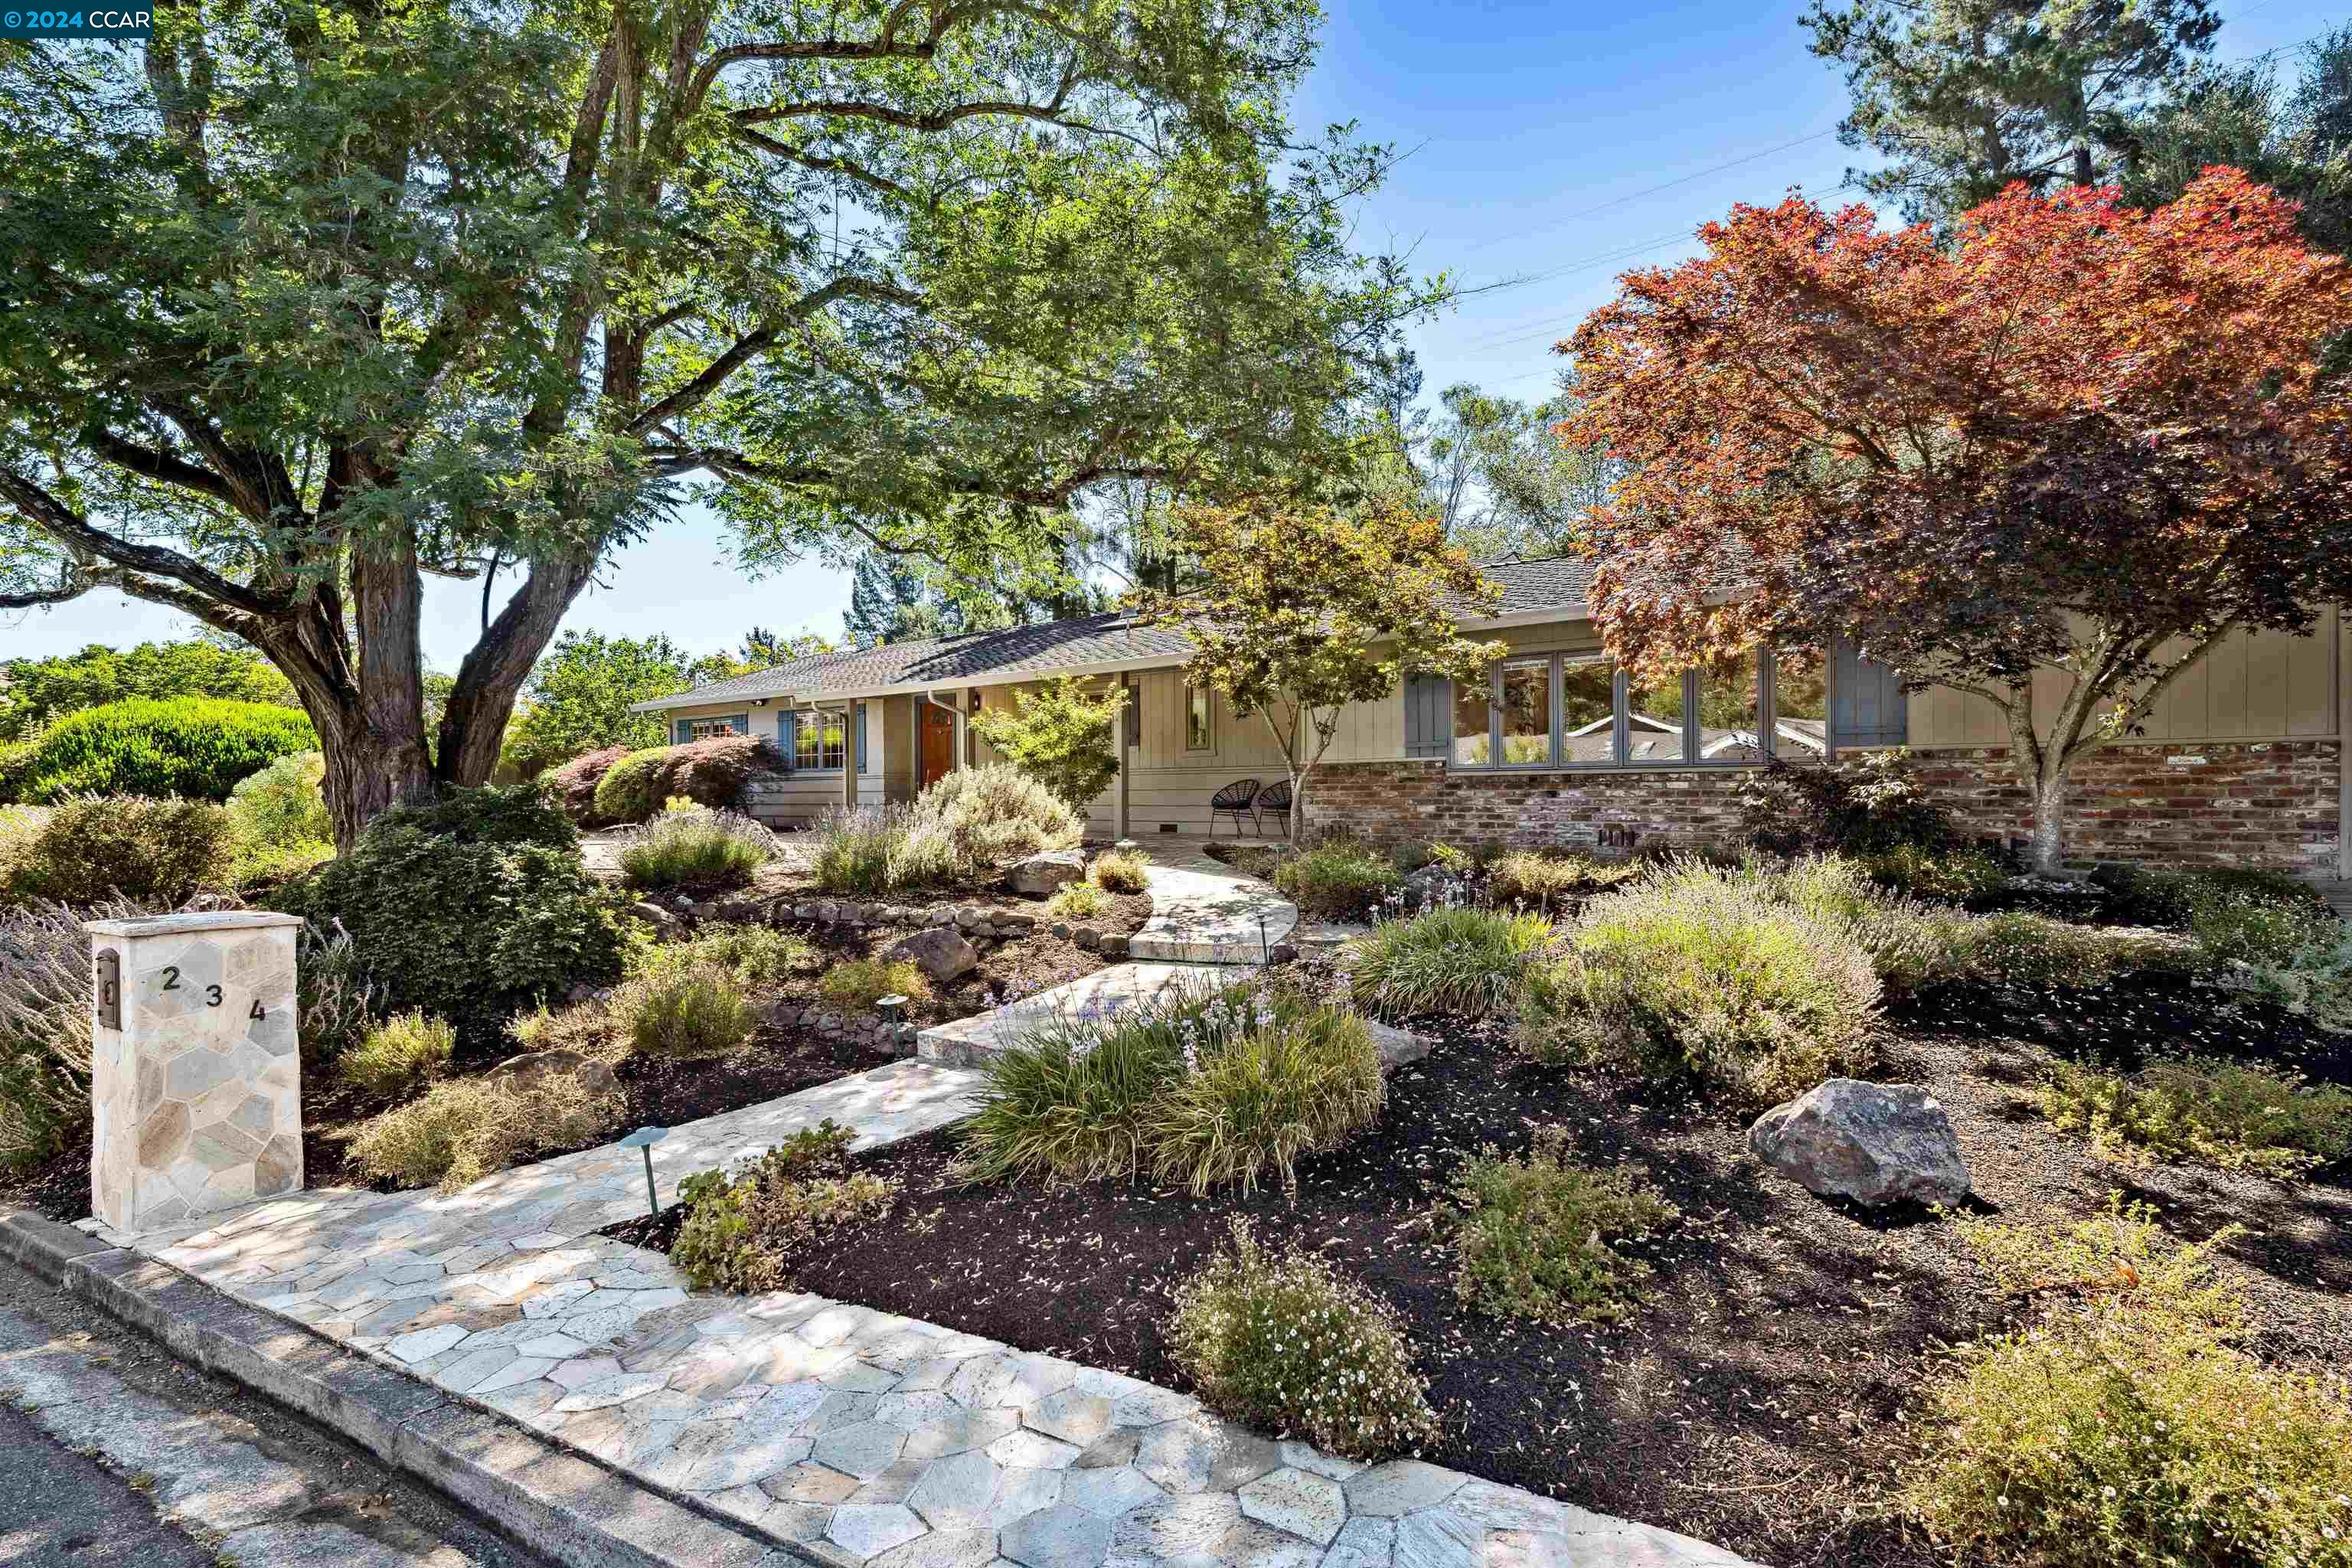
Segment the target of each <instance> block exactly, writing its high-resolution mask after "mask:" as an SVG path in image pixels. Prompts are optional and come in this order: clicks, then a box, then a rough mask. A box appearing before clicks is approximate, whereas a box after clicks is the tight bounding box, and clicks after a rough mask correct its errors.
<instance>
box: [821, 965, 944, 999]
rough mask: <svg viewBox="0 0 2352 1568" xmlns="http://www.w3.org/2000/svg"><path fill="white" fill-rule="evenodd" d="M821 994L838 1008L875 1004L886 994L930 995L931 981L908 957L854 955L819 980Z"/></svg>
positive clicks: (914, 996)
mask: <svg viewBox="0 0 2352 1568" xmlns="http://www.w3.org/2000/svg"><path fill="white" fill-rule="evenodd" d="M816 989H817V994H819V995H821V996H823V997H824V999H825V1000H826V1001H828V1002H830V1003H832V1004H833V1005H835V1006H836V1007H871V1006H873V1005H874V1004H876V1003H877V1002H879V1001H880V1000H882V998H883V997H885V996H905V997H908V998H922V997H927V996H929V994H931V984H930V982H929V981H928V980H926V979H924V978H923V972H922V971H921V970H920V969H919V968H917V967H916V965H915V964H914V963H912V962H911V961H910V960H908V959H904V958H901V959H896V960H885V959H879V958H854V959H851V960H849V961H848V962H847V963H836V964H835V965H834V966H833V967H832V968H831V969H828V970H826V971H825V972H824V975H823V976H822V977H820V978H819V979H818V981H817V983H816Z"/></svg>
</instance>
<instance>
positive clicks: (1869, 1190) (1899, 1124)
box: [1748, 1078, 1969, 1208]
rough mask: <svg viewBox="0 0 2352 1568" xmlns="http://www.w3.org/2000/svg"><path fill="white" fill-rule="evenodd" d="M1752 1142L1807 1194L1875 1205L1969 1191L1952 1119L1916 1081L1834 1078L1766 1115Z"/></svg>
mask: <svg viewBox="0 0 2352 1568" xmlns="http://www.w3.org/2000/svg"><path fill="white" fill-rule="evenodd" d="M1748 1151H1749V1152H1751V1153H1753V1154H1754V1155H1755V1156H1756V1157H1757V1158H1758V1159H1759V1160H1761V1161H1763V1162H1764V1163H1766V1164H1768V1165H1769V1166H1771V1167H1772V1168H1773V1169H1774V1170H1776V1171H1778V1172H1780V1173H1781V1174H1782V1175H1784V1176H1787V1177H1788V1178H1789V1179H1790V1180H1791V1181H1793V1182H1796V1183H1798V1184H1801V1186H1803V1187H1804V1188H1805V1190H1806V1191H1807V1192H1812V1193H1820V1194H1823V1195H1824V1196H1836V1197H1843V1198H1852V1199H1853V1201H1854V1202H1856V1203H1858V1204H1864V1205H1868V1206H1870V1207H1873V1208H1875V1207H1877V1206H1879V1205H1882V1204H1894V1203H1905V1202H1916V1203H1929V1204H1956V1203H1958V1202H1959V1201H1960V1200H1961V1199H1962V1198H1964V1197H1967V1196H1968V1195H1969V1168H1968V1165H1967V1164H1966V1163H1964V1162H1963V1161H1962V1160H1961V1159H1960V1141H1959V1139H1958V1137H1957V1136H1956V1135H1955V1134H1954V1133H1953V1131H1952V1119H1951V1118H1950V1117H1948V1116H1947V1115H1945V1114H1944V1108H1943V1107H1942V1106H1940V1105H1938V1104H1937V1103H1936V1098H1935V1096H1933V1095H1931V1094H1929V1093H1928V1092H1927V1090H1926V1089H1923V1088H1921V1087H1920V1086H1919V1085H1917V1084H1916V1083H1861V1082H1857V1081H1856V1080H1854V1079H1850V1078H1833V1079H1830V1080H1829V1081H1828V1082H1827V1083H1825V1084H1823V1085H1822V1086H1821V1087H1820V1088H1819V1089H1811V1090H1809V1091H1808V1092H1806V1093H1804V1094H1801V1095H1799V1096H1798V1097H1797V1098H1796V1099H1794V1100H1790V1101H1789V1102H1788V1103H1787V1104H1785V1105H1776V1106H1774V1107H1773V1108H1772V1109H1771V1110H1768V1111H1766V1112H1765V1113H1764V1114H1763V1115H1761V1116H1759V1117H1758V1118H1757V1119H1756V1125H1755V1126H1753V1127H1750V1128H1749V1129H1748Z"/></svg>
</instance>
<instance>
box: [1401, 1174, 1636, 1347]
mask: <svg viewBox="0 0 2352 1568" xmlns="http://www.w3.org/2000/svg"><path fill="white" fill-rule="evenodd" d="M1433 1212H1434V1217H1435V1221H1436V1226H1437V1230H1438V1233H1439V1234H1440V1235H1442V1236H1445V1237H1450V1238H1451V1240H1452V1242H1453V1244H1454V1294H1455V1295H1456V1296H1458V1297H1460V1298H1461V1299H1462V1300H1463V1302H1464V1303H1465V1304H1466V1305H1468V1306H1471V1307H1475V1309H1477V1310H1479V1311H1482V1312H1489V1313H1493V1314H1495V1315H1496V1316H1507V1317H1521V1318H1536V1319H1539V1320H1542V1321H1546V1322H1552V1323H1590V1324H1607V1323H1620V1322H1623V1321H1625V1320H1626V1319H1627V1318H1629V1317H1631V1316H1632V1315H1633V1311H1634V1310H1635V1309H1636V1308H1637V1307H1638V1305H1639V1304H1640V1301H1641V1293H1642V1284H1643V1281H1644V1280H1646V1279H1648V1278H1649V1276H1650V1273H1651V1268H1650V1265H1649V1264H1647V1263H1646V1262H1643V1260H1641V1259H1640V1258H1632V1257H1628V1256H1627V1255H1626V1254H1625V1253H1623V1252H1622V1251H1620V1250H1619V1247H1620V1246H1621V1245H1624V1244H1630V1243H1638V1242H1641V1241H1644V1240H1646V1239H1648V1237H1649V1234H1650V1233H1651V1232H1653V1231H1655V1230H1659V1229H1662V1228H1664V1226H1667V1225H1670V1224H1672V1223H1673V1222H1674V1221H1675V1219H1676V1218H1677V1217H1678V1216H1679V1213H1680V1211H1678V1210H1677V1209H1676V1208H1675V1205H1672V1204H1670V1203H1668V1202H1667V1201H1666V1200H1665V1199H1664V1198H1662V1197H1660V1196H1658V1195H1657V1194H1655V1193H1654V1192H1652V1191H1650V1190H1649V1189H1648V1188H1646V1187H1644V1186H1643V1185H1642V1184H1640V1183H1639V1182H1637V1181H1636V1180H1635V1179H1634V1178H1633V1176H1631V1175H1630V1174H1628V1173H1624V1172H1622V1171H1595V1170H1591V1169H1588V1168H1586V1167H1584V1166H1582V1165H1579V1164H1576V1163H1573V1161H1572V1160H1571V1159H1570V1149H1569V1141H1568V1130H1567V1129H1566V1128H1562V1127H1539V1128H1538V1129H1536V1133H1535V1139H1534V1142H1533V1146H1532V1147H1530V1148H1529V1150H1528V1152H1527V1153H1526V1154H1525V1155H1523V1156H1520V1157H1517V1158H1513V1159H1506V1158H1505V1157H1504V1156H1503V1155H1502V1153H1501V1152H1499V1151H1498V1150H1496V1147H1495V1146H1494V1145H1493V1144H1491V1143H1489V1144H1487V1145H1486V1146H1485V1147H1484V1148H1483V1149H1481V1150H1480V1151H1479V1153H1478V1157H1477V1158H1475V1159H1474V1160H1469V1161H1466V1162H1465V1163H1464V1164H1463V1166H1462V1168H1461V1169H1460V1170H1459V1171H1457V1172H1456V1173H1454V1182H1453V1184H1452V1186H1451V1188H1450V1189H1449V1190H1448V1192H1447V1195H1446V1198H1445V1200H1444V1201H1443V1202H1441V1203H1439V1204H1438V1205H1437V1206H1436V1208H1435V1210H1434V1211H1433Z"/></svg>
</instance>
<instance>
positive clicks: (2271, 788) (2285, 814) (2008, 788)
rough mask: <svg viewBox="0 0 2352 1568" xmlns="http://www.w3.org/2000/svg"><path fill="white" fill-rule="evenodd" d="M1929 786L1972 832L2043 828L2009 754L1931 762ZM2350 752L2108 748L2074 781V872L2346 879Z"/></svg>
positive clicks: (2327, 747)
mask: <svg viewBox="0 0 2352 1568" xmlns="http://www.w3.org/2000/svg"><path fill="white" fill-rule="evenodd" d="M1912 766H1913V769H1914V770H1915V773H1916V776H1917V777H1919V778H1920V779H1921V780H1922V782H1924V783H1925V784H1927V787H1928V788H1929V789H1930V790H1931V791H1932V792H1933V793H1934V794H1935V795H1936V796H1937V798H1938V799H1940V800H1941V801H1943V803H1944V804H1945V805H1947V806H1948V807H1949V808H1950V809H1951V810H1952V812H1953V813H1954V814H1955V815H1956V816H1958V817H1959V819H1960V820H1961V822H1963V823H1964V824H1966V825H1967V826H1969V828H1970V829H1971V830H1972V831H1974V832H1977V833H1980V834H1989V835H1991V836H1993V837H2000V838H2002V839H2008V838H2012V837H2024V835H2025V834H2026V833H2027V832H2028V831H2030V830H2031V828H2032V812H2031V811H2030V810H2029V809H2028V807H2027V795H2026V792H2025V786H2024V784H2021V783H2020V782H2019V781H2018V778H2017V775H2016V773H2014V772H2013V771H2011V768H2010V765H2009V751H2008V748H2007V747H2003V746H1995V747H1987V748H1985V749H1983V750H1979V751H1948V752H1945V751H1938V752H1920V753H1918V754H1917V756H1916V758H1915V759H1914V761H1913V763H1912ZM2340 768H2341V763H2340V761H2339V746H2338V742H2334V741H2274V742H2252V743H2237V744H2229V743H2215V744H2210V745H2179V744H2167V745H2125V746H2108V747H2105V748H2104V749H2102V750H2100V751H2096V752H2092V753H2091V754H2090V755H2089V756H2086V757H2084V758H2083V759H2082V760H2081V761H2080V762H2078V763H2075V764H2074V768H2073V769H2072V770H2071V784H2072V786H2073V787H2072V792H2071V796H2070V803H2069V804H2070V809H2069V811H2068V812H2067V822H2066V843H2067V848H2068V851H2069V857H2068V863H2069V864H2070V865H2079V866H2085V867H2087V866H2090V865H2094V864H2096V863H2097V862H2099V861H2102V860H2147V861H2162V862H2165V863H2167V864H2170V865H2176V866H2268V867H2273V868H2277V869H2279V870H2284V871H2296V872H2302V873H2305V874H2311V875H2317V876H2322V877H2331V878H2332V877H2334V876H2336V874H2337V865H2338V862H2337V858H2336V857H2337V853H2338V845H2339V843H2340V841H2341V833H2342V827H2341V824H2340V822H2339V820H2338V816H2339V814H2338V810H2337V802H2338V798H2339V797H2338V790H2339V788H2340V783H2341V779H2342V773H2341V772H2340Z"/></svg>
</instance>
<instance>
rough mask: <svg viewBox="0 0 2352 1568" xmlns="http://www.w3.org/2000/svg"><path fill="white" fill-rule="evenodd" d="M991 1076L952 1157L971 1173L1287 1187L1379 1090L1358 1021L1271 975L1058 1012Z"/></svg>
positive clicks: (1375, 1108)
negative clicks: (1119, 1010)
mask: <svg viewBox="0 0 2352 1568" xmlns="http://www.w3.org/2000/svg"><path fill="white" fill-rule="evenodd" d="M986 1071H987V1073H988V1081H987V1083H986V1084H985V1085H984V1086H982V1089H981V1091H980V1094H979V1096H978V1100H979V1109H978V1110H977V1112H976V1113H975V1114H974V1115H973V1116H972V1118H971V1121H968V1122H966V1123H965V1125H964V1144H963V1151H962V1153H961V1158H960V1160H959V1162H958V1163H959V1168H960V1169H961V1172H962V1173H963V1174H964V1175H965V1176H966V1177H967V1178H968V1179H970V1180H973V1181H1005V1180H1017V1179H1029V1180H1041V1181H1045V1182H1051V1183H1064V1182H1086V1181H1095V1180H1099V1179H1102V1178H1106V1177H1116V1178H1125V1179H1132V1178H1134V1177H1136V1176H1137V1175H1139V1174H1143V1173H1150V1174H1151V1175H1152V1177H1153V1179H1154V1180H1158V1181H1163V1182H1169V1183H1181V1184H1183V1185H1185V1186H1187V1187H1188V1188H1190V1189H1191V1190H1192V1191H1194V1192H1196V1193H1197V1192H1206V1191H1208V1190H1209V1189H1210V1188H1211V1187H1213V1186H1218V1185H1223V1184H1231V1183H1239V1184H1242V1185H1243V1187H1244V1189H1248V1188H1252V1187H1255V1185H1256V1184H1257V1183H1258V1182H1260V1181H1261V1180H1264V1179H1265V1178H1266V1177H1268V1176H1269V1175H1270V1176H1273V1177H1275V1178H1276V1179H1278V1180H1280V1181H1281V1182H1282V1183H1283V1184H1285V1185H1288V1184H1291V1183H1292V1182H1293V1181H1294V1180H1295V1176H1296V1173H1295V1165H1296V1162H1297V1159H1298V1158H1299V1156H1300V1155H1302V1154H1304V1153H1306V1152H1308V1151H1311V1150H1317V1149H1328V1148H1330V1147H1332V1146H1334V1145H1335V1144H1337V1143H1339V1142H1340V1141H1341V1140H1342V1139H1344V1138H1346V1137H1347V1135H1348V1134H1349V1133H1350V1132H1352V1131H1355V1130H1356V1129H1358V1128H1360V1127H1361V1126H1363V1125H1365V1124H1366V1123H1367V1122H1369V1121H1370V1120H1371V1119H1372V1117H1373V1116H1374V1115H1376V1114H1377V1113H1378V1112H1379V1110H1380V1107H1381V1099H1382V1095H1383V1092H1384V1090H1383V1088H1382V1084H1381V1072H1380V1052H1379V1047H1377V1046H1375V1045H1374V1044H1373V1042H1372V1039H1371V1036H1370V1032H1369V1031H1368V1030H1366V1029H1365V1027H1364V1026H1363V1023H1362V1020H1360V1019H1358V1018H1354V1017H1352V1016H1349V1015H1347V1014H1345V1013H1342V1012H1339V1011H1338V1010H1336V1009H1333V1008H1331V1007H1328V1006H1326V1005H1321V1004H1319V1003H1318V1002H1316V1001H1314V1000H1313V999H1312V998H1309V997H1307V996H1304V995H1301V994H1297V993H1296V992H1293V991H1292V990H1290V989H1289V988H1287V987H1284V986H1277V985H1273V984H1266V983H1265V982H1245V983H1243V984H1236V985H1232V986H1228V987H1226V988H1225V989H1223V990H1222V991H1205V990H1188V991H1184V992H1181V993H1179V994H1175V995H1172V996H1169V997H1165V998H1163V999H1161V1000H1160V1001H1158V1002H1155V1003H1154V1004H1152V1005H1150V1006H1148V1007H1142V1008H1138V1009H1135V1010H1132V1011H1129V1012H1128V1013H1125V1014H1123V1015H1119V1016H1114V1017H1111V1018H1108V1019H1101V1018H1062V1019H1056V1020H1055V1021H1053V1022H1051V1023H1048V1024H1046V1025H1045V1026H1041V1027H1040V1028H1038V1029H1036V1030H1034V1031H1033V1032H1031V1033H1030V1034H1029V1035H1028V1036H1027V1037H1024V1039H1023V1040H1022V1041H1021V1042H1020V1043H1019V1044H1018V1045H1016V1046H1014V1047H1013V1048H1012V1049H1010V1050H1007V1051H1004V1052H1003V1053H1001V1054H1000V1055H998V1056H997V1057H996V1058H994V1059H993V1060H992V1061H991V1062H990V1063H989V1064H988V1066H987V1068H986Z"/></svg>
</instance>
